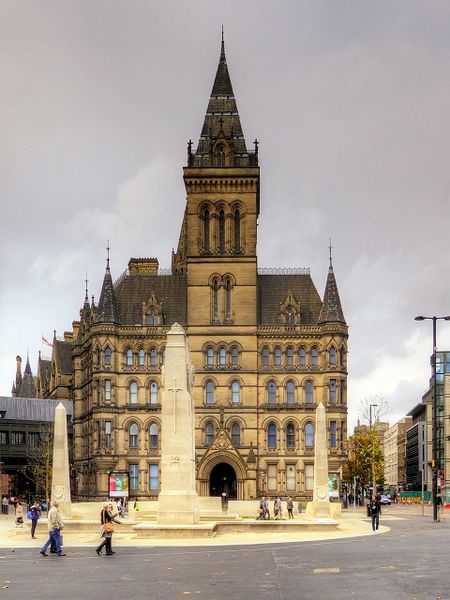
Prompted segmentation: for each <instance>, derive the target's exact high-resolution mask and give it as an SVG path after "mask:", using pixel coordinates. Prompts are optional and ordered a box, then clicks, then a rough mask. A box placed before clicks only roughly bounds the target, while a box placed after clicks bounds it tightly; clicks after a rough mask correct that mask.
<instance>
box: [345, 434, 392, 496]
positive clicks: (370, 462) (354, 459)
mask: <svg viewBox="0 0 450 600" xmlns="http://www.w3.org/2000/svg"><path fill="white" fill-rule="evenodd" d="M372 473H373V475H374V477H375V482H376V484H377V485H383V483H384V456H383V449H382V447H381V445H380V442H379V439H378V437H377V434H376V431H375V428H374V427H372V429H363V430H361V431H359V432H358V433H355V434H354V435H353V436H352V437H351V438H350V447H349V459H348V461H347V462H346V463H345V464H344V466H343V470H342V478H343V480H344V481H345V482H346V483H348V484H350V485H352V484H353V482H354V481H355V479H356V480H358V481H359V483H360V487H362V488H365V487H370V486H371V484H372Z"/></svg>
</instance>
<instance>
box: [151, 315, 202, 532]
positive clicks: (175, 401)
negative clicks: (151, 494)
mask: <svg viewBox="0 0 450 600" xmlns="http://www.w3.org/2000/svg"><path fill="white" fill-rule="evenodd" d="M193 383H194V368H193V366H192V364H191V361H190V358H189V346H188V341H187V336H186V333H185V331H184V329H183V328H182V327H181V325H178V323H174V325H172V327H171V328H170V331H169V332H168V334H167V344H166V351H165V358H164V367H163V392H162V401H161V421H162V423H163V427H162V430H161V491H160V494H159V498H158V500H159V502H158V515H157V523H158V525H192V524H195V523H198V521H199V509H198V501H197V492H196V489H195V438H194V432H195V423H194V401H193V398H192V393H191V392H192V387H193Z"/></svg>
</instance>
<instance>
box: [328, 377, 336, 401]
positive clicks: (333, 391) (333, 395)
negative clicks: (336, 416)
mask: <svg viewBox="0 0 450 600" xmlns="http://www.w3.org/2000/svg"><path fill="white" fill-rule="evenodd" d="M329 401H330V404H336V379H330V389H329Z"/></svg>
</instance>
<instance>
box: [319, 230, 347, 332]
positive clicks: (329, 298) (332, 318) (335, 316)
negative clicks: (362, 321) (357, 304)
mask: <svg viewBox="0 0 450 600" xmlns="http://www.w3.org/2000/svg"><path fill="white" fill-rule="evenodd" d="M328 249H329V252H330V266H329V267H328V277H327V283H326V284H325V292H324V294H323V304H322V308H321V309H320V314H319V321H318V322H319V324H321V323H344V324H345V318H344V313H343V311H342V306H341V300H340V298H339V291H338V287H337V283H336V278H335V276H334V271H333V263H332V256H331V249H332V245H331V239H330V244H329V246H328Z"/></svg>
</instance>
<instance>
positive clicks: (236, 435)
mask: <svg viewBox="0 0 450 600" xmlns="http://www.w3.org/2000/svg"><path fill="white" fill-rule="evenodd" d="M231 441H232V442H233V444H234V445H235V446H240V445H241V426H240V425H239V423H233V424H232V426H231Z"/></svg>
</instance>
